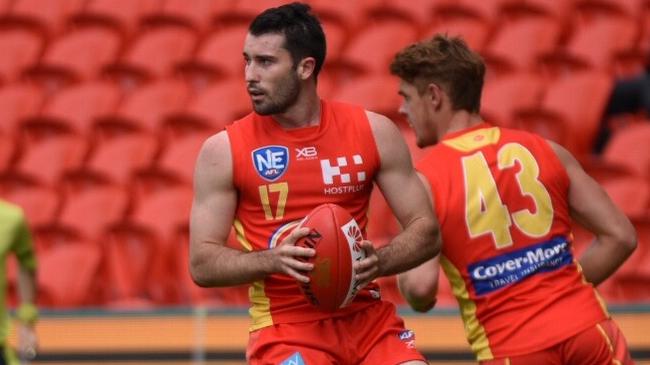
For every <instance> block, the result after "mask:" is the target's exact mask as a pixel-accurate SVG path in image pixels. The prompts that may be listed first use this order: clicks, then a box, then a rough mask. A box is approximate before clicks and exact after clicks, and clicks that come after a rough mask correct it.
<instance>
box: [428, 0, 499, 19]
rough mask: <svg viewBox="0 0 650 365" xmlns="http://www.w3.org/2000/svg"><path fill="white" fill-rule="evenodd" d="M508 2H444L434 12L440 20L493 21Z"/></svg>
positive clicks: (437, 3) (439, 3) (495, 0)
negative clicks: (471, 19)
mask: <svg viewBox="0 0 650 365" xmlns="http://www.w3.org/2000/svg"><path fill="white" fill-rule="evenodd" d="M506 1H507V0H492V1H473V0H442V1H437V2H436V3H435V6H434V12H435V14H436V16H438V17H440V18H457V17H462V18H476V19H482V20H484V21H492V20H494V19H495V18H496V16H497V15H498V14H499V10H500V7H501V4H502V3H505V2H506Z"/></svg>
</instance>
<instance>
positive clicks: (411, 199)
mask: <svg viewBox="0 0 650 365" xmlns="http://www.w3.org/2000/svg"><path fill="white" fill-rule="evenodd" d="M368 119H369V120H370V124H371V127H372V131H373V134H374V137H375V141H376V144H377V149H378V150H379V157H380V159H381V168H380V170H379V173H378V174H377V177H376V182H377V185H378V186H379V188H380V189H381V191H382V193H383V195H384V197H385V198H386V201H387V202H388V205H389V206H390V207H391V209H392V211H393V213H394V214H395V216H396V217H397V219H398V220H399V222H400V224H401V225H402V227H403V231H402V232H401V233H400V234H399V235H397V236H396V237H395V238H393V239H392V240H391V242H390V244H388V245H386V246H384V247H382V248H381V249H379V250H378V251H377V253H376V257H377V259H378V268H377V269H378V272H376V273H375V274H376V276H388V275H394V274H397V273H400V272H403V271H406V270H408V269H411V268H413V267H415V266H418V265H420V264H422V263H423V262H425V261H427V260H429V259H431V258H433V257H434V256H436V255H437V254H438V252H439V251H440V243H439V240H438V239H437V238H436V237H437V236H438V235H439V232H438V222H437V220H436V218H435V216H434V215H433V211H432V210H431V207H430V206H429V204H428V200H427V198H426V192H425V190H424V187H423V186H422V183H421V182H420V180H419V179H418V177H417V174H416V173H415V169H414V168H413V165H412V163H411V156H410V155H409V151H408V148H407V147H406V143H405V142H404V139H403V138H402V136H401V134H400V133H399V130H398V129H397V127H396V126H395V125H394V124H393V123H392V122H391V121H390V120H389V119H388V118H386V117H384V116H382V115H379V114H375V113H370V112H368ZM365 247H366V248H369V246H367V245H366V246H365ZM361 266H363V265H361ZM370 276H372V275H370ZM358 278H361V279H368V277H366V276H365V275H361V276H358Z"/></svg>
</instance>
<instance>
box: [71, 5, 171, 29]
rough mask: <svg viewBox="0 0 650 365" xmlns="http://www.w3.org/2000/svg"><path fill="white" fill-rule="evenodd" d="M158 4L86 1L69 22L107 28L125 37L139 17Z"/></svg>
mask: <svg viewBox="0 0 650 365" xmlns="http://www.w3.org/2000/svg"><path fill="white" fill-rule="evenodd" d="M158 3H159V0H86V1H85V3H84V5H83V7H81V8H80V9H78V10H77V11H76V12H75V13H73V14H71V16H70V17H69V20H70V22H71V23H73V24H79V25H84V26H86V25H91V26H96V25H100V26H108V27H111V28H112V29H115V30H117V31H119V32H120V33H122V35H123V36H127V35H130V34H131V33H132V32H133V31H134V30H135V28H136V26H137V24H138V21H139V19H140V16H141V15H142V14H144V13H145V12H147V11H151V10H152V9H153V8H154V7H155V6H156V5H157V4H158Z"/></svg>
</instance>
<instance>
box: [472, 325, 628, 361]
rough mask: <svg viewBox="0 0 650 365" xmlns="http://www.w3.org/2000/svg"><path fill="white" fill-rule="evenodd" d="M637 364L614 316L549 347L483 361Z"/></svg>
mask: <svg viewBox="0 0 650 365" xmlns="http://www.w3.org/2000/svg"><path fill="white" fill-rule="evenodd" d="M523 364H525V365H565V364H571V365H634V361H632V358H631V357H630V352H629V351H628V349H627V343H626V342H625V338H624V337H623V333H621V330H620V329H619V328H618V326H617V325H616V323H615V322H614V321H612V320H611V319H608V320H605V321H602V322H600V323H599V324H597V325H595V326H592V327H590V328H588V329H586V330H584V331H582V332H580V333H578V334H577V335H575V336H573V337H570V338H568V339H566V340H564V341H562V342H560V343H559V344H557V345H555V346H552V347H549V348H548V349H546V350H543V351H539V352H534V353H531V354H526V355H520V356H512V357H507V358H500V359H495V360H488V361H481V365H523Z"/></svg>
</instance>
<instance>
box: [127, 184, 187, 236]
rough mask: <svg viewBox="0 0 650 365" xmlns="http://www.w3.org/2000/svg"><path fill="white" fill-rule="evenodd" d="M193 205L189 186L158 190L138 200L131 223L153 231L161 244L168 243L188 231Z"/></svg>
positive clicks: (143, 195) (130, 219)
mask: <svg viewBox="0 0 650 365" xmlns="http://www.w3.org/2000/svg"><path fill="white" fill-rule="evenodd" d="M191 205H192V189H191V188H190V186H189V185H176V186H171V187H168V188H161V189H157V190H155V191H153V192H148V193H146V194H142V195H141V196H140V197H139V198H138V201H137V203H136V204H135V207H134V209H133V211H132V212H131V215H130V217H129V221H130V222H132V223H133V224H136V225H138V226H141V227H144V228H146V229H149V230H151V231H152V232H153V233H154V234H155V235H156V238H158V239H160V240H161V242H162V241H165V240H166V241H167V242H168V241H169V240H170V239H171V238H172V237H175V236H176V235H178V233H179V232H181V231H184V230H186V229H187V227H188V224H189V217H190V208H191Z"/></svg>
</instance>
